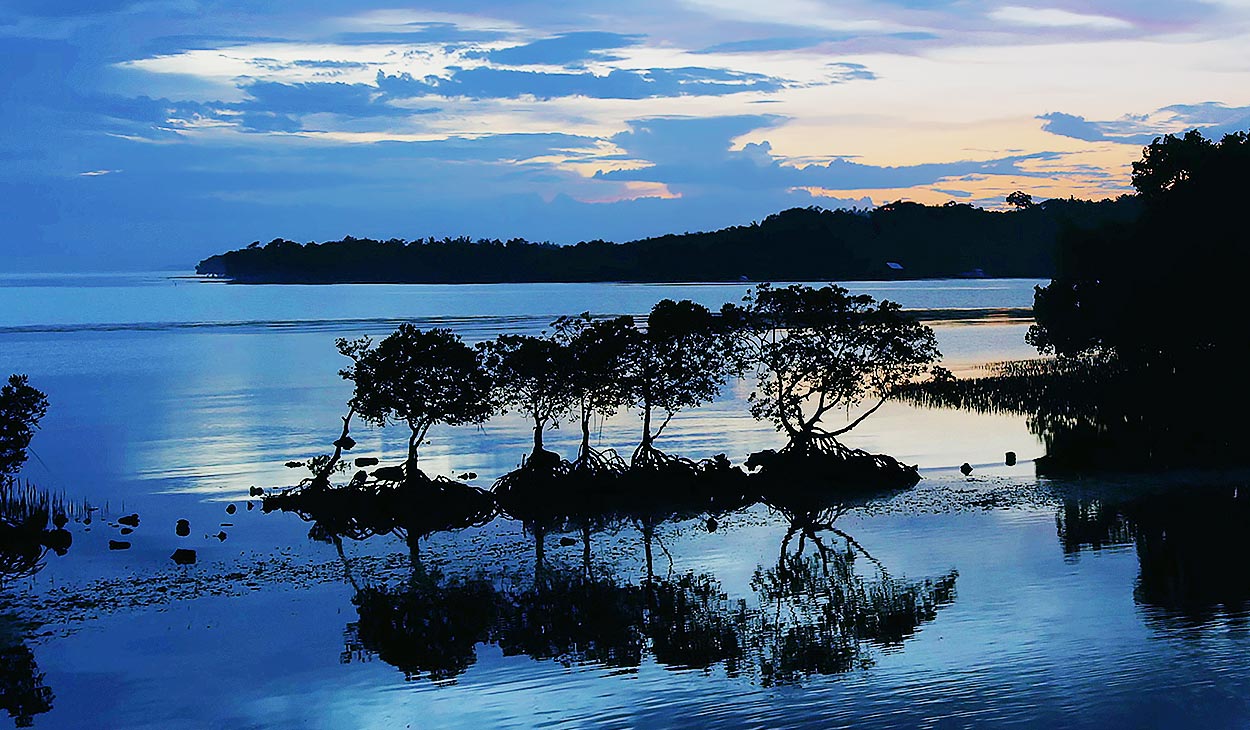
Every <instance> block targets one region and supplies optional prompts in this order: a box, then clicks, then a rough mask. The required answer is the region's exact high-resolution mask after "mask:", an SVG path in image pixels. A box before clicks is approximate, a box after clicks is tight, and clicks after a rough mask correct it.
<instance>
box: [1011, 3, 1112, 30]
mask: <svg viewBox="0 0 1250 730" xmlns="http://www.w3.org/2000/svg"><path fill="white" fill-rule="evenodd" d="M990 17H991V18H992V19H994V20H996V21H998V22H1000V23H1007V24H1011V25H1024V26H1036V27H1041V28H1091V29H1097V30H1128V29H1131V28H1132V27H1133V24H1132V23H1130V22H1128V21H1127V20H1122V19H1120V18H1113V17H1110V16H1106V15H1091V14H1087V13H1074V12H1072V11H1070V10H1061V9H1059V8H1026V7H1022V6H1019V5H1008V6H1005V7H1001V8H996V9H995V10H993V11H991V12H990Z"/></svg>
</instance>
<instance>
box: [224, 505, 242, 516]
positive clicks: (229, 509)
mask: <svg viewBox="0 0 1250 730" xmlns="http://www.w3.org/2000/svg"><path fill="white" fill-rule="evenodd" d="M238 511H239V508H238V507H235V506H234V503H233V502H232V503H230V504H228V505H226V514H228V515H232V514H234V513H235V512H238Z"/></svg>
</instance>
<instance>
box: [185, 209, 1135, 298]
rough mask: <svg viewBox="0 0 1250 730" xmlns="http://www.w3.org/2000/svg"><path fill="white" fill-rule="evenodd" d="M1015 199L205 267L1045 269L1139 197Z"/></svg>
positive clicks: (345, 271) (402, 274)
mask: <svg viewBox="0 0 1250 730" xmlns="http://www.w3.org/2000/svg"><path fill="white" fill-rule="evenodd" d="M1008 203H1009V204H1010V205H1011V206H1013V208H1014V209H1013V210H1011V211H1007V212H998V211H990V210H985V209H982V208H978V207H975V206H972V205H967V204H961V203H954V202H952V203H948V204H946V205H941V206H929V205H921V204H919V203H908V202H896V203H890V204H888V205H883V206H880V207H878V208H874V209H871V210H824V209H821V208H818V207H810V208H793V209H790V210H786V211H783V212H780V213H777V214H774V215H771V216H769V217H768V218H766V219H764V220H763V221H762V222H757V223H752V224H751V225H745V226H733V227H730V228H725V229H722V230H719V231H713V232H707V233H684V234H670V235H665V236H659V237H656V238H646V239H642V240H638V241H632V242H629V243H609V242H606V241H602V240H596V241H585V242H582V243H578V244H576V245H571V246H558V245H555V244H551V243H535V242H531V241H526V240H524V239H520V238H516V239H511V240H508V241H500V240H487V239H479V240H472V239H470V238H466V237H462V238H443V239H434V238H418V239H415V240H405V239H401V238H392V239H390V240H387V241H378V240H373V239H367V238H354V237H351V236H348V237H346V238H344V239H342V240H340V241H329V242H326V243H306V244H300V243H296V242H294V241H288V240H285V239H274V240H273V241H270V242H269V243H267V244H264V245H262V244H261V243H260V242H259V241H257V242H254V243H252V244H251V245H250V246H248V247H246V248H243V249H239V250H236V251H230V252H228V253H223V254H218V255H215V256H211V257H209V258H207V259H205V260H203V261H201V262H200V263H199V265H198V266H196V272H197V273H199V274H203V275H210V276H217V277H222V278H227V279H230V280H233V281H237V282H246V283H352V282H354V283H494V282H540V281H542V282H552V281H557V282H560V281H562V282H587V281H738V280H742V279H743V278H745V279H748V280H752V281H811V280H818V279H825V280H842V281H847V280H855V279H867V280H878V279H900V278H901V279H920V278H941V277H958V276H987V277H1034V278H1036V277H1049V276H1053V275H1054V274H1055V272H1056V267H1055V251H1056V245H1057V241H1059V239H1060V238H1061V236H1063V235H1068V232H1070V231H1080V230H1091V229H1098V228H1100V227H1104V226H1107V225H1113V224H1127V223H1129V222H1131V221H1133V220H1135V219H1136V218H1137V215H1138V211H1139V208H1140V201H1139V200H1138V198H1136V197H1131V196H1125V197H1122V198H1119V199H1116V200H1103V201H1099V202H1091V201H1084V200H1075V199H1069V200H1062V199H1055V200H1047V201H1044V202H1041V203H1034V202H1033V201H1032V198H1031V197H1030V196H1029V195H1027V194H1025V193H1022V192H1017V193H1013V194H1012V195H1011V196H1009V199H1008Z"/></svg>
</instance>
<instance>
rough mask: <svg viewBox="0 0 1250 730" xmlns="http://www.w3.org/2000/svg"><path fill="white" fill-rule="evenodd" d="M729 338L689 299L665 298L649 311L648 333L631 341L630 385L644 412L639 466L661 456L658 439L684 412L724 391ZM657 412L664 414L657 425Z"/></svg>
mask: <svg viewBox="0 0 1250 730" xmlns="http://www.w3.org/2000/svg"><path fill="white" fill-rule="evenodd" d="M726 343H727V340H726V336H725V333H724V332H723V328H722V327H721V326H720V325H719V323H718V322H717V321H716V319H715V318H714V317H713V315H712V313H711V312H709V311H708V309H707V308H706V307H704V306H703V305H701V304H696V303H694V302H692V301H690V300H688V299H684V300H682V301H680V302H674V301H672V300H671V299H665V300H662V301H660V302H659V303H657V304H656V305H655V306H654V307H652V309H651V314H650V315H648V317H647V330H646V332H638V331H637V330H635V334H634V335H633V337H632V342H631V346H630V349H629V361H628V362H629V371H628V373H629V374H628V376H627V378H628V379H627V382H628V384H629V391H630V393H631V395H632V399H633V402H634V404H635V405H636V406H637V407H638V408H639V410H641V411H642V441H641V443H639V445H638V448H637V450H636V451H635V452H634V458H633V463H634V464H635V465H639V464H646V463H649V462H651V461H652V460H654V459H655V458H656V457H657V456H658V452H656V450H655V447H654V442H655V439H657V438H659V436H660V434H662V433H663V432H664V429H665V428H666V427H667V426H668V424H669V422H670V421H672V419H673V416H674V415H676V414H677V412H678V411H680V410H682V409H683V408H692V407H696V406H699V405H702V404H703V403H706V402H708V401H710V400H712V399H713V398H715V397H716V395H717V394H718V393H719V392H720V388H721V385H722V384H723V383H724V380H725V377H726V374H727V368H728V360H727V344H726ZM657 412H658V413H660V414H663V420H662V421H661V422H660V424H659V426H656V425H655V417H656V415H657Z"/></svg>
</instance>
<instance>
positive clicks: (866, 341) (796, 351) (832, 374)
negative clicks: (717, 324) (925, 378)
mask: <svg viewBox="0 0 1250 730" xmlns="http://www.w3.org/2000/svg"><path fill="white" fill-rule="evenodd" d="M744 303H745V305H744V306H743V307H735V306H732V305H730V306H727V307H726V308H725V310H724V313H725V316H726V318H731V319H735V320H737V321H738V322H739V323H740V324H741V327H740V330H739V331H740V343H741V348H740V350H739V354H738V361H739V363H740V364H741V365H744V366H754V368H755V370H756V375H757V377H758V386H757V388H756V390H755V391H754V392H752V393H751V396H750V402H751V415H753V416H754V417H755V418H757V419H760V420H766V421H770V422H772V424H773V425H774V426H775V427H776V428H777V430H778V431H782V432H784V433H785V434H786V435H787V436H788V437H789V440H790V447H792V448H793V449H795V450H798V451H803V450H805V449H807V448H808V447H809V446H810V445H811V444H812V442H813V440H814V439H815V438H817V437H820V438H823V439H836V437H838V436H841V435H842V434H844V433H846V432H848V431H850V430H851V429H853V428H855V427H856V426H858V425H859V424H860V423H862V422H863V421H864V419H866V418H867V417H868V416H870V415H872V414H873V413H874V412H876V410H877V409H878V408H880V407H881V406H882V405H883V404H884V403H885V401H886V400H887V399H888V398H889V397H890V395H891V394H892V393H893V392H894V391H895V389H896V388H898V387H899V386H901V385H903V384H905V383H908V382H910V381H912V380H914V379H916V378H918V377H919V376H920V375H922V374H924V373H926V372H929V371H930V369H931V366H932V364H933V362H934V360H935V359H936V358H937V357H938V351H937V344H936V340H935V338H934V335H933V331H932V330H931V329H929V328H928V327H926V326H924V325H922V324H920V323H918V322H916V321H915V320H913V319H912V318H910V317H908V316H907V315H905V314H903V312H902V310H901V308H900V307H899V305H897V304H895V303H893V302H889V301H882V302H877V301H876V300H874V299H873V298H872V297H871V296H869V295H866V294H861V295H851V294H850V293H849V292H848V291H847V290H846V289H843V288H842V287H839V286H826V287H823V288H820V289H814V288H812V287H807V286H802V285H793V286H787V287H781V288H775V287H773V286H771V285H769V284H760V285H759V286H757V287H756V288H755V289H754V291H752V292H751V293H749V294H748V295H747V296H746V298H745V299H744ZM867 398H875V399H876V403H875V404H873V405H872V406H871V407H870V408H868V409H867V410H866V411H865V412H864V413H862V414H861V415H860V416H858V417H857V418H856V419H855V420H854V421H852V422H851V423H850V424H849V425H847V426H845V427H843V428H840V429H837V430H834V431H827V430H825V429H824V428H823V427H822V425H821V421H822V419H823V418H824V417H825V415H827V414H828V413H830V412H831V411H834V410H849V409H851V408H854V407H856V406H858V405H860V404H861V403H863V402H864V400H865V399H867Z"/></svg>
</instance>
